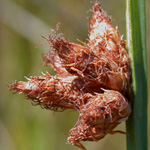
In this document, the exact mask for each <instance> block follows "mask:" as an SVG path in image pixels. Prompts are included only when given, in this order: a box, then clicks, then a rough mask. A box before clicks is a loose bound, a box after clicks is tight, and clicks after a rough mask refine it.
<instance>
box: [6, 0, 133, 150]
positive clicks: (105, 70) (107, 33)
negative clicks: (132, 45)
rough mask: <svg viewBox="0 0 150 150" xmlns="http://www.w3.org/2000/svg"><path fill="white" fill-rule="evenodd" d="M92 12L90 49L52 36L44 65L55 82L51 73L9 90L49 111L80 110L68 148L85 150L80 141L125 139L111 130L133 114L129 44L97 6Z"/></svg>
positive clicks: (56, 35) (85, 44)
mask: <svg viewBox="0 0 150 150" xmlns="http://www.w3.org/2000/svg"><path fill="white" fill-rule="evenodd" d="M92 12H93V16H92V18H91V21H90V30H89V39H88V43H83V44H82V45H80V44H76V43H73V42H70V41H68V40H66V39H64V38H62V37H60V35H58V34H57V31H58V26H57V28H56V29H55V30H53V32H52V33H51V34H50V35H49V39H48V41H49V42H50V50H49V53H48V54H45V55H43V60H44V64H45V65H51V66H52V67H53V68H54V69H55V71H56V72H57V75H56V76H51V75H50V74H48V73H47V74H43V75H42V76H39V77H36V76H35V77H30V78H27V80H28V81H26V82H23V81H19V82H14V83H12V84H11V85H10V86H9V87H10V89H11V90H15V91H18V92H21V93H24V94H25V96H26V97H27V98H28V99H31V100H32V101H34V102H35V104H39V105H41V106H42V107H44V108H46V109H52V110H54V111H57V110H58V109H74V110H77V111H78V112H79V118H78V121H77V123H76V124H75V126H74V127H73V128H72V129H71V130H70V136H69V138H68V143H69V144H73V145H76V146H78V147H79V148H81V149H83V150H85V149H86V148H85V147H84V146H83V145H82V144H81V143H80V142H81V141H87V140H88V141H98V140H99V139H101V138H103V137H105V135H106V134H114V133H118V132H120V133H123V132H122V131H113V129H114V128H115V127H116V126H117V125H118V124H119V123H121V122H122V121H124V120H126V119H127V118H128V116H129V115H130V112H131V109H130V105H129V103H128V101H127V98H125V97H128V94H129V85H130V66H129V62H130V59H129V57H128V54H127V52H126V49H125V42H124V41H123V39H122V37H121V36H120V34H119V32H118V30H117V28H114V27H113V26H112V25H111V23H110V18H109V17H107V16H105V15H104V13H103V11H102V10H101V6H100V4H99V3H98V2H95V3H94V6H93V9H92Z"/></svg>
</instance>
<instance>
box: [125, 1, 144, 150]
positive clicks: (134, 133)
mask: <svg viewBox="0 0 150 150" xmlns="http://www.w3.org/2000/svg"><path fill="white" fill-rule="evenodd" d="M145 29H146V27H145V1H144V0H126V31H127V48H128V50H129V56H130V58H131V69H132V89H131V103H132V114H131V116H130V118H129V120H128V121H127V123H126V128H127V150H147V70H146V68H147V66H146V31H145Z"/></svg>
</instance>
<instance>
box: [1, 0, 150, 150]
mask: <svg viewBox="0 0 150 150" xmlns="http://www.w3.org/2000/svg"><path fill="white" fill-rule="evenodd" d="M100 2H101V5H102V8H103V9H104V10H105V11H107V13H108V14H109V15H111V16H112V23H113V25H118V26H119V31H120V33H121V34H124V35H125V0H121V1H118V0H101V1H100ZM146 2H147V3H146V8H147V12H146V15H147V43H150V28H149V25H150V19H149V18H150V17H149V16H150V11H149V8H150V1H148V0H147V1H146ZM91 6H92V5H91V3H90V0H49V1H47V0H12V1H8V0H1V1H0V150H76V149H77V148H76V147H74V146H71V145H67V144H66V139H67V136H68V135H67V134H68V131H69V129H70V128H71V127H73V125H74V124H75V122H76V120H77V115H78V114H77V113H76V112H75V111H72V110H66V111H64V112H62V113H59V112H55V113H54V112H52V111H49V110H44V109H41V108H40V107H39V106H36V107H34V106H32V105H31V102H30V101H28V100H26V99H24V96H23V95H14V94H12V92H10V91H9V90H8V88H7V85H8V84H9V83H10V82H12V81H14V80H16V79H17V80H25V78H24V76H27V77H29V76H31V75H33V76H34V75H37V76H38V75H41V71H43V72H45V71H46V70H47V71H49V72H50V73H51V74H54V72H53V71H52V69H51V68H50V67H44V66H42V57H41V55H42V54H43V53H47V52H48V47H49V44H48V42H47V41H45V40H43V39H42V38H41V36H45V37H48V35H49V33H50V31H51V29H52V28H55V25H56V24H57V23H58V22H60V23H61V25H60V30H61V32H63V33H64V36H65V38H67V39H69V40H71V41H74V42H76V41H77V39H80V40H82V41H84V42H86V39H87V38H88V19H87V17H88V16H90V15H91V14H90V13H89V14H87V11H88V10H89V9H90V8H91ZM41 44H42V47H40V48H36V47H39V46H40V45H41ZM149 46H150V44H147V50H148V54H147V58H148V68H149V63H150V59H149V57H150V52H149ZM148 77H150V70H149V69H148ZM149 85H150V84H149ZM149 97H150V95H149ZM148 107H149V108H150V104H149V106H148ZM149 112H150V111H149ZM148 121H149V129H150V119H149V120H148ZM117 129H119V130H123V131H125V123H122V124H121V125H119V126H118V127H117ZM149 135H150V130H149ZM149 137H150V136H149ZM83 144H84V145H85V146H86V147H87V148H88V150H104V149H105V150H125V149H126V136H125V135H121V134H115V135H107V136H106V137H105V138H104V139H102V140H100V141H99V142H84V143H83ZM149 150H150V149H149Z"/></svg>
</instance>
